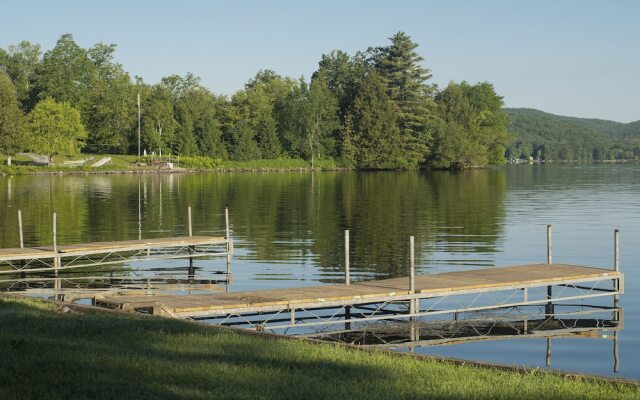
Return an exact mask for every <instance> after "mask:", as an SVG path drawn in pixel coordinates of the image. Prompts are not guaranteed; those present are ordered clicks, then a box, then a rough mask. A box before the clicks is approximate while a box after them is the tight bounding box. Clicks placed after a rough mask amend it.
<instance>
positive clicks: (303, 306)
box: [95, 264, 623, 329]
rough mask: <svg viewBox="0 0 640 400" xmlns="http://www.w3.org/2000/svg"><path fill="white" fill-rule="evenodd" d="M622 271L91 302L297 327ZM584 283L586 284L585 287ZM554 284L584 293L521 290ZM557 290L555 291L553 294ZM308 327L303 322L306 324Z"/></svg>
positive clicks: (486, 275)
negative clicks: (371, 309) (334, 311)
mask: <svg viewBox="0 0 640 400" xmlns="http://www.w3.org/2000/svg"><path fill="white" fill-rule="evenodd" d="M622 279H623V275H622V274H621V273H620V272H618V271H614V270H609V269H602V268H591V267H582V266H575V265H566V264H530V265H521V266H512V267H500V268H486V269H479V270H472V271H460V272H447V273H439V274H431V275H422V276H417V277H415V278H414V282H413V284H414V290H413V291H412V290H410V282H409V279H407V278H395V279H385V280H375V281H367V282H359V283H353V284H349V285H347V284H341V285H322V286H308V287H297V288H287V289H271V290H259V291H247V292H236V293H220V294H210V295H209V294H207V295H149V296H104V297H96V299H95V304H96V305H99V306H104V307H109V308H117V309H123V310H129V311H146V312H150V313H153V314H161V315H168V316H172V317H176V318H222V320H223V321H229V319H230V318H236V317H239V318H243V319H244V320H245V322H247V323H249V321H248V320H246V319H245V318H244V317H242V316H243V315H256V314H267V313H271V314H273V315H276V316H277V315H280V314H282V313H289V314H290V317H289V318H288V319H287V322H288V324H286V325H277V326H275V328H286V327H292V326H298V325H300V324H301V323H302V321H301V320H296V314H295V313H296V311H309V310H313V309H327V308H338V309H344V308H345V307H359V306H361V305H370V304H376V303H378V304H384V305H392V304H396V305H397V304H398V303H404V304H406V303H408V302H409V303H411V302H417V303H418V304H417V309H415V310H413V312H409V313H406V312H404V313H403V316H408V317H412V316H420V315H426V314H437V313H441V312H442V313H444V312H447V313H450V312H458V311H460V312H464V311H470V310H474V309H475V308H474V307H473V306H471V307H463V308H461V309H460V310H435V309H431V308H424V307H421V306H420V304H419V302H420V300H421V299H422V300H425V299H434V298H443V297H448V296H458V295H464V294H471V293H491V292H499V291H510V290H517V291H524V298H523V299H522V300H517V301H516V300H512V301H511V302H510V303H509V302H501V303H496V304H494V305H490V306H479V307H477V309H491V308H503V307H509V306H514V305H532V304H546V303H548V302H550V301H554V302H557V301H566V300H573V299H579V298H588V297H599V296H611V295H617V294H620V293H622ZM601 282H608V283H610V282H614V285H613V287H612V288H611V289H609V288H602V287H600V286H598V284H599V283H601ZM589 283H590V285H589ZM551 286H559V287H564V288H571V289H575V290H584V291H586V292H587V293H579V294H573V295H570V296H564V297H563V296H562V295H560V296H559V297H554V298H549V297H546V296H544V297H543V298H541V299H531V298H528V293H527V290H528V289H531V288H547V287H551ZM558 293H559V294H560V293H561V292H558ZM385 307H386V306H382V307H379V308H378V312H376V313H373V315H371V316H368V317H367V318H366V319H367V320H381V319H390V318H397V315H396V314H397V313H390V315H384V314H385V313H383V312H381V311H382V310H383V309H384V308H385ZM342 318H343V319H342V320H341V319H340V318H338V319H332V320H329V319H327V318H324V317H323V318H321V319H323V321H317V322H315V323H317V324H323V323H329V324H330V323H336V322H340V321H342V322H344V315H343V317H342ZM274 321H282V317H279V318H275V319H272V318H267V319H266V320H265V319H261V321H260V322H257V323H255V324H254V325H255V327H256V328H258V329H263V328H264V326H265V324H266V323H268V322H274ZM306 324H307V325H309V323H306Z"/></svg>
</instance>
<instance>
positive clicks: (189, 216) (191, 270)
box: [187, 206, 195, 279]
mask: <svg viewBox="0 0 640 400" xmlns="http://www.w3.org/2000/svg"><path fill="white" fill-rule="evenodd" d="M187 214H188V220H189V222H188V224H189V237H192V236H193V225H192V222H191V206H189V207H188V208H187ZM194 250H195V249H194V246H189V255H191V254H193V252H194ZM188 275H189V276H190V277H191V279H193V275H194V271H193V257H189V272H188Z"/></svg>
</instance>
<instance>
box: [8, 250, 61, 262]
mask: <svg viewBox="0 0 640 400" xmlns="http://www.w3.org/2000/svg"><path fill="white" fill-rule="evenodd" d="M54 256H55V253H54V252H53V249H52V250H46V249H33V248H29V249H21V248H12V249H0V260H14V259H18V260H32V259H35V258H53V257H54Z"/></svg>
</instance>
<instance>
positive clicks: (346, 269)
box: [344, 229, 351, 285]
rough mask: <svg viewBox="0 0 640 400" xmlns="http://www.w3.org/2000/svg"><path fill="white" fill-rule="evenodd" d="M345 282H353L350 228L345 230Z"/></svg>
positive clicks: (348, 283)
mask: <svg viewBox="0 0 640 400" xmlns="http://www.w3.org/2000/svg"><path fill="white" fill-rule="evenodd" d="M344 284H345V285H350V284H351V275H350V271H349V230H348V229H347V230H345V231H344Z"/></svg>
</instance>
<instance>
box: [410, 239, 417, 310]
mask: <svg viewBox="0 0 640 400" xmlns="http://www.w3.org/2000/svg"><path fill="white" fill-rule="evenodd" d="M409 261H410V268H409V294H414V293H415V292H416V259H415V239H414V237H413V236H410V237H409ZM416 303H417V299H411V300H409V313H410V314H415V313H416V308H417V307H416ZM411 320H412V321H413V320H414V317H411Z"/></svg>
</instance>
